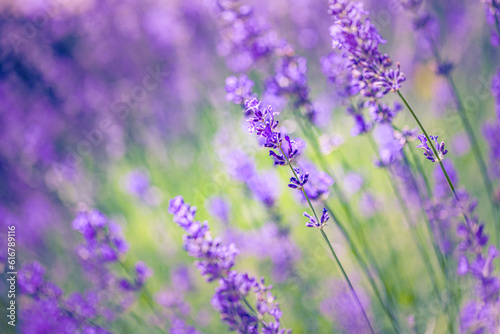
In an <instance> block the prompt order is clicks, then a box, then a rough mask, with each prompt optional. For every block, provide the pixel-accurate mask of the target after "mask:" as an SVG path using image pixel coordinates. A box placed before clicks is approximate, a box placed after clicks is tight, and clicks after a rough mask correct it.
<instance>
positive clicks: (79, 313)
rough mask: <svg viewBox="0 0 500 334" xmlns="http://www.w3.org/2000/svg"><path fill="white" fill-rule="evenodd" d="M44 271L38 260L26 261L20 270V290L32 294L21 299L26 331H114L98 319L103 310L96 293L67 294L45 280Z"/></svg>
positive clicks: (22, 321)
mask: <svg viewBox="0 0 500 334" xmlns="http://www.w3.org/2000/svg"><path fill="white" fill-rule="evenodd" d="M43 272H44V268H43V267H42V266H41V265H40V264H39V263H38V262H31V263H26V264H24V265H23V266H22V267H21V268H20V269H19V272H18V277H19V285H20V292H21V294H26V295H28V296H29V297H30V298H31V300H30V301H29V302H28V303H26V304H24V302H25V300H23V301H22V302H21V305H22V306H21V307H20V315H21V316H20V319H21V323H20V327H21V330H22V331H23V333H64V334H66V333H68V334H69V333H76V332H78V331H82V332H83V333H98V334H109V333H110V332H109V331H107V330H106V329H104V328H102V327H100V326H98V325H96V324H95V322H94V320H95V318H96V317H97V316H98V314H99V311H100V310H98V307H100V304H99V303H100V301H99V300H98V298H97V295H96V294H95V293H93V292H87V293H86V294H85V295H82V294H80V293H78V292H74V293H71V294H70V295H68V296H67V297H66V298H64V297H63V292H62V290H61V289H60V288H59V287H58V286H56V285H55V284H54V283H52V282H47V281H45V280H44V278H43ZM27 319H29V320H27Z"/></svg>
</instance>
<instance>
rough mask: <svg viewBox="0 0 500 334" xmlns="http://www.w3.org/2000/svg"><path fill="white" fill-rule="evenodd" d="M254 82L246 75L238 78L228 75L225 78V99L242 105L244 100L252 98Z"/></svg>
mask: <svg viewBox="0 0 500 334" xmlns="http://www.w3.org/2000/svg"><path fill="white" fill-rule="evenodd" d="M253 86H254V83H253V81H251V80H250V79H248V77H247V76H246V75H241V76H240V77H239V78H238V77H235V76H230V77H227V78H226V93H227V94H226V100H227V101H229V102H232V103H234V104H240V105H243V103H244V102H245V101H246V100H250V99H252V98H253V95H254V94H253V93H252V89H253Z"/></svg>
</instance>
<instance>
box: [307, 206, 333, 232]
mask: <svg viewBox="0 0 500 334" xmlns="http://www.w3.org/2000/svg"><path fill="white" fill-rule="evenodd" d="M304 217H307V218H309V221H308V222H307V223H306V226H307V227H315V228H323V227H325V226H326V222H327V221H328V219H330V216H329V215H328V210H326V208H323V214H322V215H321V218H320V221H319V222H318V221H317V220H316V218H314V217H311V215H309V214H308V213H307V212H304Z"/></svg>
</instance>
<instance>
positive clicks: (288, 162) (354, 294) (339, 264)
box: [279, 146, 375, 334]
mask: <svg viewBox="0 0 500 334" xmlns="http://www.w3.org/2000/svg"><path fill="white" fill-rule="evenodd" d="M279 149H280V150H281V153H282V154H283V156H284V157H285V159H286V162H287V165H288V167H290V170H291V171H292V173H293V175H294V176H295V178H296V179H297V180H300V178H299V176H298V175H297V173H296V172H295V170H294V169H293V167H292V164H291V162H290V160H289V159H288V156H287V155H286V154H285V151H283V148H282V147H281V146H280V147H279ZM301 190H302V193H303V194H304V197H305V198H306V199H307V203H308V204H309V208H310V209H311V211H312V212H313V215H314V218H315V219H316V221H317V222H319V221H320V220H319V218H318V215H317V214H316V210H314V206H313V205H312V203H311V200H310V199H309V196H308V195H307V193H306V191H305V189H304V187H302V188H301ZM320 230H321V234H322V235H323V238H324V239H325V241H326V243H327V244H328V247H329V248H330V251H331V253H332V255H333V257H334V258H335V262H336V263H337V265H338V266H339V268H340V270H341V271H342V274H343V276H344V278H345V280H346V281H347V284H348V285H349V289H350V290H351V294H352V295H353V297H354V299H355V301H356V303H357V304H358V306H359V308H360V309H361V311H362V312H363V316H364V318H365V320H366V322H367V323H368V327H370V332H371V333H372V334H375V331H374V330H373V327H372V324H371V322H370V319H369V318H368V316H367V314H366V312H365V309H364V307H363V305H362V304H361V302H360V300H359V298H358V295H357V294H356V291H355V290H354V287H353V286H352V284H351V281H350V280H349V277H348V276H347V273H346V272H345V270H344V267H343V266H342V264H341V263H340V260H339V258H338V257H337V254H336V253H335V251H334V250H333V247H332V244H331V243H330V240H328V237H327V236H326V234H325V231H323V229H322V228H321V229H320Z"/></svg>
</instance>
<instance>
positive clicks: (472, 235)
mask: <svg viewBox="0 0 500 334" xmlns="http://www.w3.org/2000/svg"><path fill="white" fill-rule="evenodd" d="M457 205H458V207H459V208H460V209H461V211H462V212H463V213H464V215H465V216H466V217H468V218H466V219H465V222H461V223H460V224H459V226H458V228H457V235H458V237H459V238H461V242H460V244H459V246H458V251H459V261H458V268H457V274H459V275H466V274H470V275H471V276H472V277H473V278H474V279H476V288H475V294H474V297H473V298H472V299H471V300H469V301H468V302H467V303H466V305H465V307H464V309H463V310H462V312H461V319H460V322H461V328H462V330H463V331H464V332H467V331H469V330H470V329H474V330H475V331H476V332H477V333H481V332H490V333H494V332H495V331H496V330H498V314H499V313H500V279H499V278H498V277H497V276H496V275H495V274H494V268H495V267H494V264H493V260H494V259H495V258H496V257H498V255H499V254H498V250H497V249H496V247H495V246H494V245H490V246H489V248H488V250H487V252H486V254H484V249H485V247H486V245H487V244H488V235H487V234H486V233H485V231H484V224H482V223H480V222H479V219H478V218H477V217H476V216H475V215H474V210H475V208H476V207H477V201H476V200H473V199H471V198H470V196H469V195H468V194H467V193H465V192H460V193H459V194H458V202H457Z"/></svg>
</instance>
